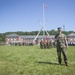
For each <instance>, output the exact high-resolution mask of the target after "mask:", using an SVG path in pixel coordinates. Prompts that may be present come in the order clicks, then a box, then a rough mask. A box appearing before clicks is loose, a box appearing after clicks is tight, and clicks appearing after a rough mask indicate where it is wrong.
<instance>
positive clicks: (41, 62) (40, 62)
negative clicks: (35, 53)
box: [37, 61, 64, 66]
mask: <svg viewBox="0 0 75 75" xmlns="http://www.w3.org/2000/svg"><path fill="white" fill-rule="evenodd" d="M37 63H39V64H50V65H60V64H59V63H53V62H43V61H39V62H37ZM62 65H64V64H61V66H62Z"/></svg>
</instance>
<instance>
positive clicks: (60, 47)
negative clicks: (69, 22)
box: [55, 33, 68, 66]
mask: <svg viewBox="0 0 75 75" xmlns="http://www.w3.org/2000/svg"><path fill="white" fill-rule="evenodd" d="M55 41H56V47H57V55H58V62H59V64H61V62H62V59H61V52H62V54H63V57H64V62H65V64H66V66H67V63H68V62H67V56H66V52H65V47H66V46H67V41H66V36H65V35H64V34H62V33H61V34H57V35H56V36H55Z"/></svg>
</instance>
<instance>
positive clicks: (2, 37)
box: [0, 29, 75, 42]
mask: <svg viewBox="0 0 75 75" xmlns="http://www.w3.org/2000/svg"><path fill="white" fill-rule="evenodd" d="M38 32H39V31H31V32H27V31H25V32H23V31H16V32H5V33H0V42H4V41H5V37H6V35H10V34H17V35H37V34H38ZM48 33H49V35H55V34H57V31H56V30H53V29H52V30H50V31H48ZM63 33H64V34H65V35H68V34H70V33H75V32H74V31H63ZM45 34H46V33H45ZM39 35H43V31H41V32H40V34H39ZM46 35H47V34H46Z"/></svg>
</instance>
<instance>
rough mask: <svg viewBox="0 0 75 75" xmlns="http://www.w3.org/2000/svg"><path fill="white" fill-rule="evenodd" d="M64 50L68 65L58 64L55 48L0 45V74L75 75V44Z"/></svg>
mask: <svg viewBox="0 0 75 75" xmlns="http://www.w3.org/2000/svg"><path fill="white" fill-rule="evenodd" d="M66 51H67V57H68V62H69V67H67V66H65V64H64V62H62V65H59V64H58V62H57V53H56V49H55V48H52V49H40V48H39V46H0V75H75V46H71V47H69V48H68V49H67V50H66Z"/></svg>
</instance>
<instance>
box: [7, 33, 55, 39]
mask: <svg viewBox="0 0 75 75" xmlns="http://www.w3.org/2000/svg"><path fill="white" fill-rule="evenodd" d="M6 37H7V38H16V37H21V38H24V39H25V38H35V37H36V35H17V34H10V35H7V36H6ZM45 37H47V38H54V35H50V36H45ZM38 38H43V35H39V36H38Z"/></svg>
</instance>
